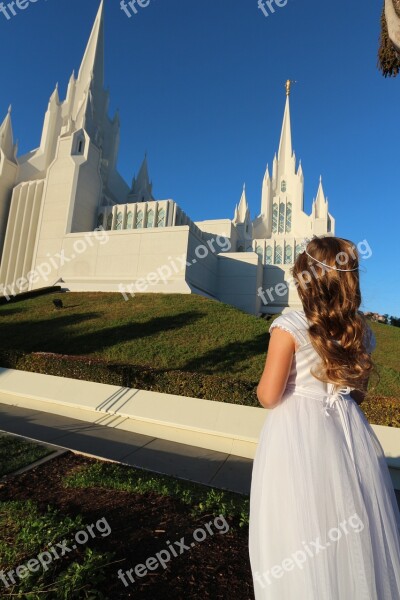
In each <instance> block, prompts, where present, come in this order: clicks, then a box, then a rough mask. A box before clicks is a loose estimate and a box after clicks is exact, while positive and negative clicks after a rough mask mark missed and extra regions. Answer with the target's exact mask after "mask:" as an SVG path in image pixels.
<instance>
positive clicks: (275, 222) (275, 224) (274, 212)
mask: <svg viewBox="0 0 400 600" xmlns="http://www.w3.org/2000/svg"><path fill="white" fill-rule="evenodd" d="M277 232H278V205H277V204H276V203H274V205H273V207H272V233H277Z"/></svg>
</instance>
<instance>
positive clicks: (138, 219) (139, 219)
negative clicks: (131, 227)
mask: <svg viewBox="0 0 400 600" xmlns="http://www.w3.org/2000/svg"><path fill="white" fill-rule="evenodd" d="M142 227H143V211H142V210H138V211H137V213H136V221H135V228H136V229H141V228H142Z"/></svg>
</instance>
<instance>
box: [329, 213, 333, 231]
mask: <svg viewBox="0 0 400 600" xmlns="http://www.w3.org/2000/svg"><path fill="white" fill-rule="evenodd" d="M331 229H332V223H331V218H330V216H329V215H328V233H330V232H331Z"/></svg>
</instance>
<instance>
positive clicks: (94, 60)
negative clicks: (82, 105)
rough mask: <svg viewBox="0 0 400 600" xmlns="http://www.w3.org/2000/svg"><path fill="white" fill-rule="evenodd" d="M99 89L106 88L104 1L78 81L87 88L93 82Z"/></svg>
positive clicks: (100, 7) (87, 47)
mask: <svg viewBox="0 0 400 600" xmlns="http://www.w3.org/2000/svg"><path fill="white" fill-rule="evenodd" d="M92 79H93V83H94V86H95V87H96V88H97V87H99V88H101V89H102V88H103V86H104V0H101V3H100V6H99V10H98V12H97V16H96V19H95V22H94V25H93V29H92V32H91V34H90V38H89V42H88V44H87V46H86V50H85V54H84V56H83V60H82V63H81V66H80V69H79V74H78V81H79V83H80V84H83V86H84V87H85V88H87V87H88V86H89V85H90V83H91V82H92Z"/></svg>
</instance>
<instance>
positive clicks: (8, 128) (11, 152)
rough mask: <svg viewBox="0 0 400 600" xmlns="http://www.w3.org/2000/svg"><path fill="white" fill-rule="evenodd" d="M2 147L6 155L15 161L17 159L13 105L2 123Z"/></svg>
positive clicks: (0, 132)
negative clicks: (13, 126) (12, 114)
mask: <svg viewBox="0 0 400 600" xmlns="http://www.w3.org/2000/svg"><path fill="white" fill-rule="evenodd" d="M0 149H1V150H3V152H4V154H5V156H6V157H7V158H8V159H9V160H12V161H14V160H15V150H16V148H15V145H14V137H13V130H12V124H11V105H10V106H9V107H8V111H7V115H6V117H5V119H4V121H3V123H2V124H1V125H0Z"/></svg>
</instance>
